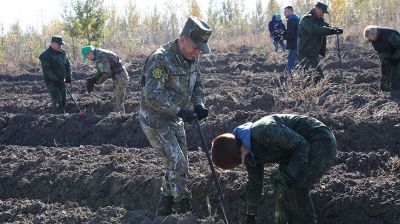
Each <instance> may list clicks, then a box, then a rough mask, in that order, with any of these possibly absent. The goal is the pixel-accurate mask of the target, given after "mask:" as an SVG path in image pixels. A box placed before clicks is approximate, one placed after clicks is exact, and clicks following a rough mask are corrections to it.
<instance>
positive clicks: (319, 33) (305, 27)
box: [297, 9, 331, 57]
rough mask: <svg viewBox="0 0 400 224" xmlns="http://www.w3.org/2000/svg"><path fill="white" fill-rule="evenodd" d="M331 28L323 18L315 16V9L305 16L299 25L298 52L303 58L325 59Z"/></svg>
mask: <svg viewBox="0 0 400 224" xmlns="http://www.w3.org/2000/svg"><path fill="white" fill-rule="evenodd" d="M330 30H331V28H330V27H329V24H328V23H326V22H325V21H324V19H323V18H320V19H319V18H317V17H315V16H314V9H313V10H311V11H310V12H309V13H308V14H307V15H305V16H304V17H303V18H302V19H301V20H300V23H299V31H298V33H297V46H298V48H297V52H298V53H299V55H301V56H307V57H318V55H321V56H323V57H325V54H326V36H327V35H329V32H330Z"/></svg>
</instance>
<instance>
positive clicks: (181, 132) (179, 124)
mask: <svg viewBox="0 0 400 224" xmlns="http://www.w3.org/2000/svg"><path fill="white" fill-rule="evenodd" d="M139 121H140V125H141V127H142V130H143V132H144V133H145V134H146V136H147V139H148V140H149V142H150V144H151V146H152V147H153V148H154V149H155V151H156V153H157V154H158V156H159V157H161V158H162V161H163V163H164V165H165V176H164V179H163V183H162V187H161V194H162V195H163V196H173V197H174V201H175V202H177V201H180V200H182V199H183V198H191V193H190V191H189V190H188V188H187V179H188V172H189V169H188V166H189V165H188V158H187V143H186V133H185V129H184V124H183V121H181V120H176V121H169V122H168V123H167V125H165V126H160V127H157V128H155V127H151V126H149V125H148V124H147V122H146V120H145V119H144V118H142V117H141V118H139Z"/></svg>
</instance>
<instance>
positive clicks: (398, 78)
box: [364, 25, 400, 91]
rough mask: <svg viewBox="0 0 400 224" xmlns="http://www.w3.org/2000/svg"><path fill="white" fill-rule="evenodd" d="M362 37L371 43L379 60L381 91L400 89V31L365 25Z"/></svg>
mask: <svg viewBox="0 0 400 224" xmlns="http://www.w3.org/2000/svg"><path fill="white" fill-rule="evenodd" d="M364 38H365V39H367V40H368V41H369V42H371V43H372V46H373V47H374V49H375V50H376V51H377V52H378V54H379V59H380V61H381V72H382V76H381V84H380V89H381V90H382V91H391V90H400V33H399V32H398V31H397V30H394V29H390V28H383V27H377V26H372V25H371V26H367V27H366V28H365V30H364Z"/></svg>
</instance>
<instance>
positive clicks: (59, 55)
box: [39, 47, 71, 83]
mask: <svg viewBox="0 0 400 224" xmlns="http://www.w3.org/2000/svg"><path fill="white" fill-rule="evenodd" d="M39 59H40V63H41V65H42V70H43V79H44V81H45V82H46V83H54V82H56V81H62V80H64V79H66V78H67V77H69V78H71V65H70V63H69V60H68V57H67V53H66V52H65V51H64V50H61V51H55V50H53V48H51V47H49V48H47V49H46V50H45V51H43V52H42V53H41V54H40V56H39Z"/></svg>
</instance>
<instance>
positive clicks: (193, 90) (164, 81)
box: [140, 40, 205, 126]
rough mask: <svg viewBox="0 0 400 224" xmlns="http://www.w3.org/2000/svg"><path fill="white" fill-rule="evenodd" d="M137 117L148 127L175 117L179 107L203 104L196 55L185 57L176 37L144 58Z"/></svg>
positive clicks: (202, 92)
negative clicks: (139, 108)
mask: <svg viewBox="0 0 400 224" xmlns="http://www.w3.org/2000/svg"><path fill="white" fill-rule="evenodd" d="M141 85H142V91H141V112H140V114H141V116H142V118H143V119H144V120H146V121H148V124H149V125H150V126H154V124H152V123H154V122H158V121H160V120H171V119H176V118H177V115H176V114H177V113H178V111H179V110H180V109H184V108H188V107H189V106H190V104H192V105H204V103H205V101H204V91H203V85H202V84H201V80H200V72H199V69H198V58H197V57H195V58H193V59H192V60H191V61H188V60H186V59H185V58H184V57H183V55H182V54H181V52H180V50H179V47H178V40H175V41H172V42H169V43H167V44H166V45H164V46H163V47H161V48H159V49H157V50H156V51H155V52H154V53H153V54H151V55H150V56H149V58H148V59H147V60H146V62H145V65H144V68H143V73H142V78H141Z"/></svg>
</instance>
